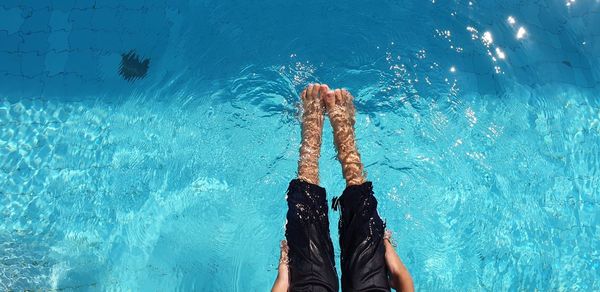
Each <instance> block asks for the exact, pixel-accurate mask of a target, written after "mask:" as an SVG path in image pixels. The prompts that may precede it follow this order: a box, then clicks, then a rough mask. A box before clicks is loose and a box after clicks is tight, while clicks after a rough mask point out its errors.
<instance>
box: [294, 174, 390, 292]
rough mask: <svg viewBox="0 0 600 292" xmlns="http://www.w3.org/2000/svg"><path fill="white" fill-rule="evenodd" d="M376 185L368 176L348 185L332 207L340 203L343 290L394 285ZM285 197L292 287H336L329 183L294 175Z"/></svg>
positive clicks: (334, 289) (308, 289)
mask: <svg viewBox="0 0 600 292" xmlns="http://www.w3.org/2000/svg"><path fill="white" fill-rule="evenodd" d="M372 189H373V188H372V184H371V183H370V182H366V183H364V184H362V185H358V186H349V187H347V188H346V190H344V192H343V193H342V196H341V197H340V198H339V199H334V204H333V206H334V209H336V208H337V206H339V207H340V209H341V217H340V222H339V233H340V247H341V256H342V258H341V264H342V291H352V292H354V291H374V292H375V291H390V287H389V282H388V278H387V268H386V265H385V249H384V246H383V232H384V229H385V226H384V223H383V221H382V220H381V218H380V217H379V215H378V214H377V200H376V199H375V197H374V196H373V191H372ZM287 201H288V213H287V224H286V238H287V242H288V246H289V254H288V255H289V259H290V262H289V269H290V291H315V292H316V291H338V290H339V284H338V279H337V272H336V269H335V261H334V254H333V244H332V242H331V238H330V236H329V216H328V206H327V199H326V192H325V189H324V188H322V187H320V186H318V185H315V184H311V183H307V182H304V181H302V180H298V179H295V180H292V181H291V182H290V185H289V188H288V193H287Z"/></svg>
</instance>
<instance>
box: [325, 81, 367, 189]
mask: <svg viewBox="0 0 600 292" xmlns="http://www.w3.org/2000/svg"><path fill="white" fill-rule="evenodd" d="M325 106H326V108H327V113H328V115H329V120H330V121H331V126H332V127H333V141H334V143H335V146H336V148H337V151H338V160H339V161H340V163H341V164H342V173H343V174H344V179H346V184H347V185H349V186H350V185H360V184H362V183H364V182H365V176H364V173H363V164H362V162H361V160H360V154H359V153H358V149H357V148H356V141H355V140H354V122H355V117H354V113H355V110H354V104H353V103H352V95H351V94H350V93H349V92H348V91H347V90H345V89H342V90H340V89H336V90H335V91H328V92H327V95H326V97H325Z"/></svg>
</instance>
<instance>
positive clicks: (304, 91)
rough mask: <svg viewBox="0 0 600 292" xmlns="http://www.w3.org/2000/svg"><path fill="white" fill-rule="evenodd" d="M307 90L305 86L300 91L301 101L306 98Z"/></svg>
mask: <svg viewBox="0 0 600 292" xmlns="http://www.w3.org/2000/svg"><path fill="white" fill-rule="evenodd" d="M307 92H308V86H307V87H306V88H304V90H302V93H300V99H302V101H305V100H306V94H307Z"/></svg>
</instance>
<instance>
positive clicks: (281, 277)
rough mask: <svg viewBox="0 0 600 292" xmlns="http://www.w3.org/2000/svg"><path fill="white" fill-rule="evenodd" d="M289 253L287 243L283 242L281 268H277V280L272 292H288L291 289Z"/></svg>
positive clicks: (280, 258)
mask: <svg viewBox="0 0 600 292" xmlns="http://www.w3.org/2000/svg"><path fill="white" fill-rule="evenodd" d="M288 251H289V249H288V245H287V241H285V240H283V241H281V255H280V257H279V267H278V268H277V270H278V272H277V279H275V283H273V288H271V292H287V291H288V288H289V287H290V276H289V273H290V271H289V268H288V262H289V260H288Z"/></svg>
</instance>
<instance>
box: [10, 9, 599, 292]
mask: <svg viewBox="0 0 600 292" xmlns="http://www.w3.org/2000/svg"><path fill="white" fill-rule="evenodd" d="M131 51H133V52H135V54H136V56H138V57H139V58H140V60H143V59H148V60H149V66H148V70H147V72H145V73H146V74H145V75H143V74H142V73H140V75H139V77H137V78H133V79H132V80H131V81H126V80H125V79H124V78H123V76H121V75H119V72H120V71H119V70H120V69H123V66H121V64H120V63H121V60H122V54H126V53H128V52H131ZM125 69H131V68H129V67H127V66H125ZM131 70H133V71H134V72H138V73H139V72H142V71H143V70H142V71H140V70H141V69H139V68H137V67H135V68H133V69H131ZM136 70H137V71H136ZM309 82H322V83H327V84H329V85H330V86H332V87H346V88H348V89H350V90H351V91H352V92H353V93H354V95H355V96H356V106H357V110H358V117H357V126H356V127H357V136H358V137H357V138H358V143H359V147H360V151H361V154H362V157H363V159H364V162H365V164H366V169H367V171H368V178H369V179H370V180H372V181H373V182H374V187H375V191H376V196H377V197H378V200H379V201H380V213H381V214H382V216H383V217H385V218H386V219H387V224H388V227H389V228H390V229H391V230H393V231H394V233H395V235H396V240H397V242H398V253H399V255H400V256H401V258H402V259H403V261H404V262H405V264H406V265H407V266H408V268H409V270H410V271H411V273H412V275H413V277H414V281H415V285H416V288H417V289H418V290H422V291H598V290H600V228H599V224H600V101H599V100H598V96H599V93H600V90H599V88H600V2H598V1H597V0H577V1H574V0H566V1H565V0H543V1H542V0H540V1H483V0H471V1H463V0H448V1H447V0H430V1H391V0H382V1H374V2H373V1H370V2H367V1H355V0H353V1H302V2H301V1H237V0H227V1H216V0H204V1H183V0H179V1H166V0H158V1H143V0H136V1H116V0H106V1H92V0H83V1H80V0H61V1H12V0H3V1H2V3H0V217H1V220H0V290H2V291H4V290H15V291H21V290H24V289H33V290H52V291H104V290H110V291H173V290H178V291H267V290H268V289H270V286H271V284H272V281H273V279H274V277H275V272H276V265H277V262H278V246H279V240H281V239H282V238H283V232H284V229H283V224H284V214H285V211H286V210H285V207H286V205H285V201H284V192H285V189H286V187H287V184H288V182H289V180H290V179H292V178H294V176H295V170H296V163H297V159H298V146H299V138H300V137H299V136H300V131H299V121H298V106H299V104H298V96H297V92H299V91H300V90H301V89H302V88H303V86H305V85H306V84H307V83H309ZM324 133H325V134H324V143H323V144H324V148H323V151H322V158H321V180H322V185H323V186H325V187H326V188H327V190H328V197H329V198H331V197H332V196H334V195H339V193H340V192H341V191H342V190H343V188H344V183H343V180H342V178H341V170H340V167H339V164H338V163H337V161H336V159H335V152H334V149H333V142H332V137H331V130H330V126H329V124H326V125H325V131H324ZM330 214H331V219H332V221H331V228H332V237H333V239H334V242H337V230H336V229H337V228H336V223H337V219H338V218H339V216H338V214H337V213H334V212H331V213H330ZM335 245H336V253H338V254H339V249H338V248H337V244H335Z"/></svg>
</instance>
